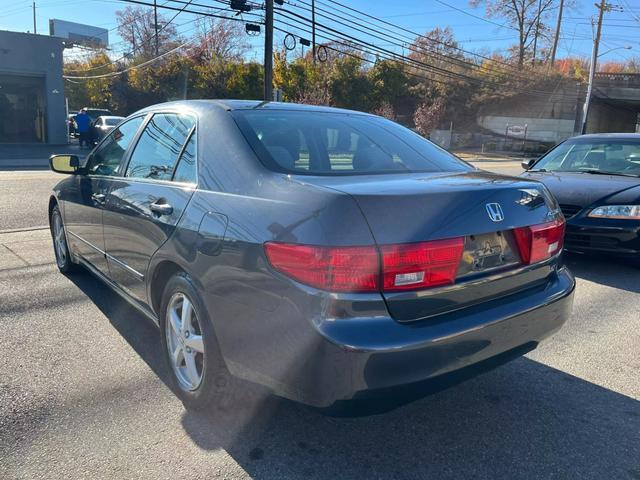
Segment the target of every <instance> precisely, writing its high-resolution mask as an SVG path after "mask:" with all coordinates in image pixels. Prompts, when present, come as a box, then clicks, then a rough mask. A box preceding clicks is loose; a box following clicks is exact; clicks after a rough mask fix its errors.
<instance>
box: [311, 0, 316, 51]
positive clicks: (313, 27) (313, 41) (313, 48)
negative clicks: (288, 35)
mask: <svg viewBox="0 0 640 480" xmlns="http://www.w3.org/2000/svg"><path fill="white" fill-rule="evenodd" d="M311 52H312V53H313V63H316V0H311Z"/></svg>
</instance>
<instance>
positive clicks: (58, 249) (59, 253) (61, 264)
mask: <svg viewBox="0 0 640 480" xmlns="http://www.w3.org/2000/svg"><path fill="white" fill-rule="evenodd" d="M49 227H50V230H51V239H52V240H53V252H54V254H55V257H56V265H57V267H58V270H60V271H61V272H62V273H65V274H67V273H71V272H74V271H76V270H77V269H78V264H77V263H75V262H74V261H73V256H72V254H71V251H70V250H69V244H68V243H67V233H66V231H65V228H64V221H63V220H62V214H61V213H60V208H59V207H58V205H56V206H55V207H53V209H52V210H51V217H50V218H49Z"/></svg>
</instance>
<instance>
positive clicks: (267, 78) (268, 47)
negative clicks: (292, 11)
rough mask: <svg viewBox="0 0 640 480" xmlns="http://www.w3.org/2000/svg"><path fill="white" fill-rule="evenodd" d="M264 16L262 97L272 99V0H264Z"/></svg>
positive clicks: (266, 99) (268, 100)
mask: <svg viewBox="0 0 640 480" xmlns="http://www.w3.org/2000/svg"><path fill="white" fill-rule="evenodd" d="M264 6H265V16H264V99H265V101H267V102H270V101H272V100H273V0H265V5H264Z"/></svg>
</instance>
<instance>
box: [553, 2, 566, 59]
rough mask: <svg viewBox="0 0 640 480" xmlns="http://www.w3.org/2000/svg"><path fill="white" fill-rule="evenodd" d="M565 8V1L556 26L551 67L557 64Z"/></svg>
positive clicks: (560, 9) (561, 5) (559, 10)
mask: <svg viewBox="0 0 640 480" xmlns="http://www.w3.org/2000/svg"><path fill="white" fill-rule="evenodd" d="M563 8H564V0H560V6H559V9H558V23H557V25H556V36H555V38H554V39H553V47H552V48H551V66H552V67H553V66H555V64H556V52H557V51H558V41H559V40H560V26H561V25H562V10H563Z"/></svg>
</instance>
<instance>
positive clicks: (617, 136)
mask: <svg viewBox="0 0 640 480" xmlns="http://www.w3.org/2000/svg"><path fill="white" fill-rule="evenodd" d="M578 139H581V140H582V139H584V140H599V139H602V140H604V139H608V140H640V133H588V134H586V135H578V136H575V137H571V138H570V139H569V140H578Z"/></svg>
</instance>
